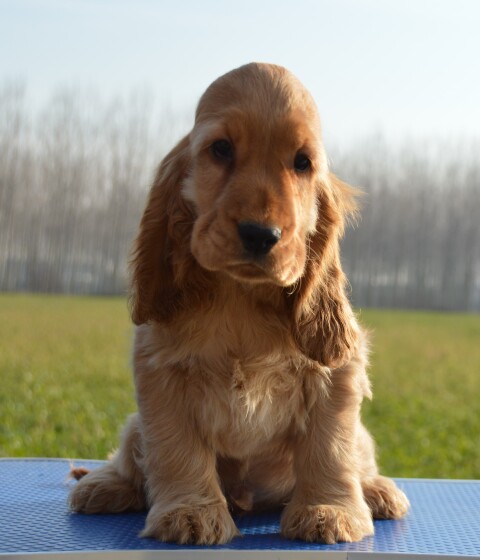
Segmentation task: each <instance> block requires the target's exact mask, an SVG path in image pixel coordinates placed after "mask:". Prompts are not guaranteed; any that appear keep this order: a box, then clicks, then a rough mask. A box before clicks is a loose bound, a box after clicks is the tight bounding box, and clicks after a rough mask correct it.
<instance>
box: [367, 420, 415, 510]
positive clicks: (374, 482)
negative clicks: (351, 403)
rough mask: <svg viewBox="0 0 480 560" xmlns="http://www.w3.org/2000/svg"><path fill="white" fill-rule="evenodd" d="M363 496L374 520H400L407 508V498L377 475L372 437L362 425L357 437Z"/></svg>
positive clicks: (391, 482)
mask: <svg viewBox="0 0 480 560" xmlns="http://www.w3.org/2000/svg"><path fill="white" fill-rule="evenodd" d="M358 450H359V457H360V460H361V465H362V474H361V483H362V490H363V496H364V498H365V501H366V502H367V504H368V507H369V508H370V510H371V512H372V517H373V518H374V519H400V518H401V517H403V516H404V515H405V514H406V513H407V511H408V509H409V507H410V502H409V501H408V498H407V496H405V494H404V493H403V492H402V491H401V490H400V488H398V487H397V485H396V484H395V482H394V481H393V480H391V479H390V478H387V477H385V476H381V475H380V474H378V467H377V463H376V460H375V446H374V443H373V439H372V436H371V435H370V434H369V433H368V431H367V430H366V429H365V427H364V426H363V425H362V426H361V428H360V430H359V436H358Z"/></svg>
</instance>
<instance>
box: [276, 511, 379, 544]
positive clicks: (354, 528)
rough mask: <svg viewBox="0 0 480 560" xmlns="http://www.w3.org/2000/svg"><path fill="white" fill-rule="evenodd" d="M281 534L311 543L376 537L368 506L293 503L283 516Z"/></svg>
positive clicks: (352, 540)
mask: <svg viewBox="0 0 480 560" xmlns="http://www.w3.org/2000/svg"><path fill="white" fill-rule="evenodd" d="M281 532H282V535H283V536H284V537H287V538H288V539H301V540H303V541H307V542H322V543H326V544H334V543H336V542H340V541H343V542H354V541H359V540H361V539H363V537H367V536H369V535H373V521H372V518H371V515H370V513H369V512H368V510H366V508H364V507H362V508H352V509H350V508H348V507H343V506H333V505H314V506H311V505H302V504H293V503H290V504H289V505H288V506H287V507H286V508H285V510H284V512H283V515H282V520H281Z"/></svg>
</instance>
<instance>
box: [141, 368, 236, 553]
mask: <svg viewBox="0 0 480 560" xmlns="http://www.w3.org/2000/svg"><path fill="white" fill-rule="evenodd" d="M150 364H151V361H148V360H142V359H141V358H139V359H137V360H136V385H137V396H138V404H139V410H140V418H141V425H142V433H143V437H144V441H143V443H144V471H145V476H146V487H147V499H148V503H149V505H150V511H149V513H148V516H147V520H146V525H145V529H144V531H143V532H142V535H141V536H143V537H153V538H156V539H158V540H161V541H171V542H176V543H179V544H187V543H189V544H204V545H211V544H222V543H226V542H228V541H229V540H231V539H232V538H233V537H234V536H235V535H237V534H238V531H237V528H236V527H235V524H234V522H233V519H232V517H231V515H230V513H229V512H228V508H227V503H226V500H225V497H224V495H223V493H222V491H221V489H220V485H219V482H218V475H217V471H216V457H215V453H214V451H213V450H212V449H210V448H209V446H208V445H207V443H206V442H205V441H203V440H202V438H201V437H200V435H199V433H198V429H197V426H196V425H195V419H194V417H193V415H192V413H191V410H192V407H191V403H190V402H189V401H188V395H187V391H186V384H187V383H188V381H187V379H186V378H187V373H186V372H185V371H183V370H182V369H181V368H179V367H175V366H169V367H168V368H163V369H162V371H158V370H157V371H154V370H152V368H151V365H150Z"/></svg>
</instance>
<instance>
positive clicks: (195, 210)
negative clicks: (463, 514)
mask: <svg viewBox="0 0 480 560" xmlns="http://www.w3.org/2000/svg"><path fill="white" fill-rule="evenodd" d="M354 199H355V191H354V190H353V189H352V188H351V187H349V186H348V185H346V184H345V183H343V182H342V181H340V180H339V179H338V178H337V177H335V176H334V175H333V174H332V173H331V172H330V171H329V169H328V164H327V158H326V156H325V151H324V148H323V145H322V140H321V133H320V122H319V117H318V114H317V110H316V107H315V104H314V101H313V99H312V98H311V96H310V94H309V93H308V92H307V91H306V90H305V88H304V87H303V86H302V84H301V83H300V82H299V81H298V80H297V79H296V78H295V77H294V76H293V75H292V74H290V73H289V72H288V71H287V70H285V69H284V68H281V67H279V66H273V65H269V64H248V65H246V66H242V67H241V68H238V69H236V70H233V71H232V72H229V73H228V74H225V75H224V76H222V77H220V78H219V79H217V80H216V81H215V82H214V83H213V84H212V85H211V86H210V87H209V88H208V89H207V91H206V92H205V93H204V95H203V96H202V98H201V99H200V102H199V105H198V108H197V112H196V118H195V124H194V126H193V129H192V131H191V132H190V134H188V135H187V136H186V137H185V138H184V139H183V140H181V142H180V143H179V144H178V145H177V146H176V147H175V148H174V149H173V150H172V151H171V152H170V153H169V154H168V155H167V156H166V157H165V159H164V160H163V161H162V163H161V165H160V168H159V170H158V173H157V176H156V179H155V182H154V185H153V188H152V190H151V192H150V196H149V199H148V202H147V206H146V209H145V212H144V215H143V218H142V221H141V224H140V232H139V234H138V237H137V240H136V245H135V251H134V257H133V261H132V276H133V281H132V293H131V310H132V318H133V321H134V322H135V324H136V325H138V326H137V328H136V335H135V347H134V375H135V384H136V394H137V401H138V413H137V414H135V415H133V416H132V417H131V418H130V419H129V421H128V423H127V426H126V428H125V430H124V433H123V438H122V441H121V444H120V448H119V450H118V451H117V452H116V454H115V455H114V456H113V458H112V459H111V461H110V462H108V463H107V464H106V465H105V466H103V467H101V468H99V469H97V470H94V471H92V472H90V473H89V474H87V475H86V476H85V477H83V478H82V479H81V480H80V481H79V482H78V484H76V485H75V487H74V488H73V491H72V493H71V497H70V502H71V507H72V509H73V510H75V511H79V512H85V513H96V512H121V511H125V510H140V509H144V508H148V509H149V512H148V516H147V520H146V526H145V529H144V531H143V533H142V535H143V536H147V537H154V538H156V539H159V540H162V541H174V542H177V543H194V544H215V543H226V542H227V541H229V540H230V539H231V538H232V537H234V536H235V535H237V533H238V531H237V528H236V527H235V523H234V521H233V519H232V516H231V513H230V511H231V510H232V509H242V510H250V509H255V508H266V507H272V506H279V505H285V508H284V510H283V514H282V518H281V531H282V534H283V535H284V536H286V537H288V538H291V539H304V540H306V541H318V542H325V543H334V542H336V541H356V540H359V539H361V538H363V537H365V536H366V535H371V534H372V533H373V522H372V518H387V519H391V518H394V519H395V518H399V517H402V516H403V515H404V514H405V513H406V511H407V509H408V505H409V504H408V500H407V498H406V497H405V495H404V494H403V493H402V492H401V491H400V490H399V489H398V488H397V487H396V486H395V484H394V483H393V482H392V481H391V480H389V479H387V478H384V477H382V476H380V475H379V474H378V470H377V466H376V462H375V455H374V445H373V442H372V438H371V437H370V435H369V434H368V432H367V431H366V429H365V428H364V427H363V425H362V423H361V421H360V406H361V403H362V399H363V398H364V397H370V386H369V381H368V378H367V374H366V371H365V368H366V365H367V343H366V337H365V334H364V333H363V331H362V330H361V328H360V327H359V325H358V323H357V321H356V318H355V315H354V313H353V311H352V308H351V306H350V303H349V301H348V298H347V295H346V291H345V283H346V279H345V276H344V273H343V271H342V268H341V263H340V256H339V239H340V237H341V235H342V233H343V229H344V225H345V221H346V219H347V218H348V216H349V215H351V214H352V213H353V212H354V211H355V200H354ZM82 474H83V473H82Z"/></svg>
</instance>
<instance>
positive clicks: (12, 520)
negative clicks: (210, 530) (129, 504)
mask: <svg viewBox="0 0 480 560" xmlns="http://www.w3.org/2000/svg"><path fill="white" fill-rule="evenodd" d="M98 464H99V462H91V461H90V462H89V461H76V462H75V465H76V466H81V465H85V466H90V467H94V466H96V465H98ZM69 468H70V465H69V462H68V461H66V460H60V459H59V460H42V459H33V460H21V459H19V460H0V553H19V552H23V553H27V552H28V553H32V552H44V553H46V552H50V553H52V552H60V551H63V552H64V551H83V550H89V551H105V550H110V551H114V550H175V549H177V550H178V549H180V548H182V549H195V548H205V547H186V546H184V547H180V546H177V545H171V544H165V543H160V542H157V541H155V540H152V539H140V538H139V537H138V536H137V535H138V533H139V531H140V530H141V529H142V527H143V524H144V520H145V513H131V514H130V513H127V514H116V515H93V516H87V515H81V514H75V513H71V512H70V511H69V510H68V507H67V496H68V492H69V489H70V487H71V485H72V484H75V482H72V481H70V482H69V481H68V474H69ZM397 482H398V484H399V486H400V487H401V488H402V489H403V490H404V491H405V492H406V494H407V495H408V497H409V499H410V502H411V504H412V508H411V512H410V513H409V515H408V516H407V517H406V518H405V519H403V520H400V521H376V522H375V536H374V537H369V538H366V539H364V540H363V541H361V542H359V543H341V544H337V545H322V544H309V543H304V542H297V541H289V540H286V539H283V538H282V537H281V536H280V534H279V517H280V516H279V513H264V514H256V515H250V514H248V515H244V516H241V517H237V518H236V519H235V521H236V523H237V526H238V527H239V529H240V531H241V532H242V534H243V535H244V536H243V538H236V539H234V540H233V541H232V542H231V543H230V544H228V545H224V546H222V547H213V548H217V549H235V550H255V549H257V550H259V549H261V550H291V551H296V552H297V553H298V552H299V551H302V550H310V551H311V550H316V551H351V552H354V551H355V552H368V553H371V554H372V555H377V557H380V558H381V557H384V556H385V555H386V553H397V554H402V553H403V554H407V553H408V554H412V555H413V554H428V555H429V556H435V555H450V556H455V557H459V556H480V482H475V481H432V480H406V479H402V480H398V481H397ZM377 553H378V554H377ZM258 557H259V558H261V554H260V553H259V556H258Z"/></svg>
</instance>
